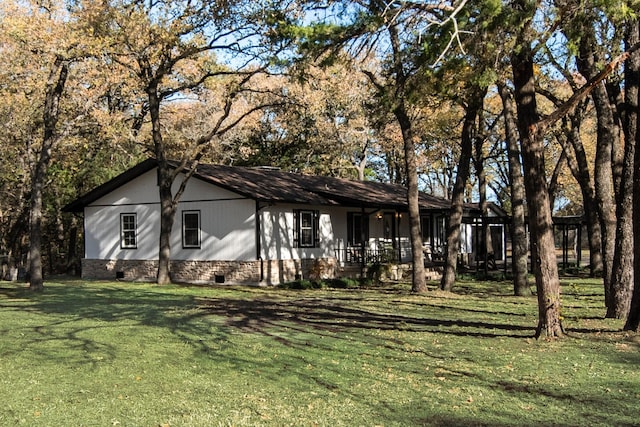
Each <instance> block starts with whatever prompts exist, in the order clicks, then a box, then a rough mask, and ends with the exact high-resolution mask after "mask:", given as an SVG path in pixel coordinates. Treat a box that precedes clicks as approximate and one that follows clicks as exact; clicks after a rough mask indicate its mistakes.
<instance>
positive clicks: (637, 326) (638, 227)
mask: <svg viewBox="0 0 640 427" xmlns="http://www.w3.org/2000/svg"><path fill="white" fill-rule="evenodd" d="M633 24H634V27H635V34H636V37H640V23H639V22H638V21H637V20H636V21H634V22H633ZM636 56H637V55H636V54H635V53H634V58H635V59H634V62H635V61H637V60H638V59H637V57H636ZM638 114H640V94H637V97H636V103H635V115H636V117H637V116H638ZM635 131H636V133H635V135H636V150H635V153H634V161H633V169H634V174H635V176H636V179H634V182H633V206H634V207H635V208H634V209H633V244H634V248H635V249H634V257H633V267H634V271H639V272H640V209H638V206H640V179H638V177H640V149H638V144H637V143H638V139H640V120H637V119H636V129H635ZM624 329H625V330H626V331H635V332H640V274H635V275H634V277H633V292H632V296H631V303H630V307H629V314H628V316H627V322H626V323H625V325H624Z"/></svg>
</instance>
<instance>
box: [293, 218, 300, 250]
mask: <svg viewBox="0 0 640 427" xmlns="http://www.w3.org/2000/svg"><path fill="white" fill-rule="evenodd" d="M299 235H300V209H294V210H293V246H294V247H296V248H298V247H300V238H299Z"/></svg>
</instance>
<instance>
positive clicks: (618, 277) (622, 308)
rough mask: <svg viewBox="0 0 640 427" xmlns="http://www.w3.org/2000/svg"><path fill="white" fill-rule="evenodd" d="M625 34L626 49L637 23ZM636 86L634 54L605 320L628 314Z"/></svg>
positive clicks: (639, 66)
mask: <svg viewBox="0 0 640 427" xmlns="http://www.w3.org/2000/svg"><path fill="white" fill-rule="evenodd" d="M628 25H629V26H628V28H627V32H626V34H625V39H626V40H625V44H626V46H627V48H629V47H630V46H633V45H634V44H636V43H637V42H638V41H639V40H640V37H639V34H638V25H637V22H635V23H630V24H628ZM639 86H640V52H637V51H636V52H634V53H633V54H632V55H631V56H630V57H629V59H627V61H626V62H625V91H624V101H625V106H626V108H625V109H624V115H623V124H624V126H623V130H624V136H625V145H624V159H623V164H622V176H621V179H620V190H619V197H618V200H617V207H616V214H617V218H618V222H617V227H616V245H615V256H614V258H613V271H612V275H611V292H612V295H611V302H612V304H611V306H610V307H607V315H606V317H609V318H616V319H624V318H625V317H626V316H627V315H628V314H629V307H630V304H631V293H632V289H633V280H634V277H633V276H634V271H633V250H634V247H633V246H634V245H633V180H634V171H633V167H634V156H635V154H634V153H635V150H636V141H637V139H638V136H637V132H638V93H639V91H638V88H639Z"/></svg>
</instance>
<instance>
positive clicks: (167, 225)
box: [147, 80, 176, 285]
mask: <svg viewBox="0 0 640 427" xmlns="http://www.w3.org/2000/svg"><path fill="white" fill-rule="evenodd" d="M157 91H158V88H157V82H156V81H155V80H154V81H152V82H151V84H150V85H149V87H148V88H147V97H148V99H149V115H150V117H151V137H152V139H153V145H154V150H155V155H156V159H157V161H158V193H159V196H160V238H159V242H158V275H157V278H156V282H157V283H158V285H166V284H169V283H171V231H172V229H173V221H174V216H175V210H176V208H175V205H174V202H173V194H172V192H171V187H172V184H173V177H172V173H171V169H170V168H169V164H168V163H167V159H166V158H165V151H166V150H165V147H164V142H163V140H162V130H161V125H160V99H159V97H158V92H157Z"/></svg>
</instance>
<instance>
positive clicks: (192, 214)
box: [182, 211, 200, 249]
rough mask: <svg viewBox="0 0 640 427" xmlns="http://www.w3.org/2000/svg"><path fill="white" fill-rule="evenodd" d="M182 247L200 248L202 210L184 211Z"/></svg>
mask: <svg viewBox="0 0 640 427" xmlns="http://www.w3.org/2000/svg"><path fill="white" fill-rule="evenodd" d="M182 247H183V248H195V249H198V248H200V211H182Z"/></svg>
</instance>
